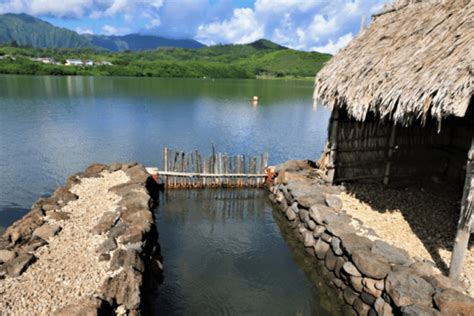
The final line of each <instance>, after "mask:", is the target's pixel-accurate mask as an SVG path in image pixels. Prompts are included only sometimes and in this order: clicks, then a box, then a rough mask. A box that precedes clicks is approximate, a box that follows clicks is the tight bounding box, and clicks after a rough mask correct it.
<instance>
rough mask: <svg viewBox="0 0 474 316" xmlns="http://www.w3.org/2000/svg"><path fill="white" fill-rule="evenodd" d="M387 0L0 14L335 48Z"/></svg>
mask: <svg viewBox="0 0 474 316" xmlns="http://www.w3.org/2000/svg"><path fill="white" fill-rule="evenodd" d="M389 1H390V0H0V13H6V12H15V13H28V14H31V15H34V16H37V17H40V18H43V19H45V20H47V21H49V22H51V23H53V24H54V25H58V26H62V27H66V28H69V29H72V30H75V31H78V32H79V33H94V34H107V35H110V34H118V35H121V34H127V33H143V34H155V35H161V36H165V37H170V38H193V39H196V40H198V41H200V42H202V43H205V44H208V45H211V44H218V43H223V44H226V43H248V42H252V41H255V40H257V39H260V38H267V39H270V40H272V41H274V42H277V43H279V44H282V45H285V46H288V47H291V48H294V49H300V50H307V51H321V52H327V53H332V54H333V53H335V52H336V51H337V50H339V49H341V48H342V47H344V46H345V45H347V43H348V42H349V41H350V40H351V39H352V38H353V37H354V36H355V35H356V34H357V32H358V31H359V29H360V23H361V19H362V16H364V15H365V16H367V17H368V18H370V16H371V14H373V13H374V12H378V11H380V10H381V9H382V7H383V5H384V4H385V3H387V2H389Z"/></svg>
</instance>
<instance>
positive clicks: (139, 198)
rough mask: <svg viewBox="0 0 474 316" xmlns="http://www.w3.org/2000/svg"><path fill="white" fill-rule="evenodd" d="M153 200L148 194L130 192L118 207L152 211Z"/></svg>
mask: <svg viewBox="0 0 474 316" xmlns="http://www.w3.org/2000/svg"><path fill="white" fill-rule="evenodd" d="M152 204H153V203H152V200H151V198H150V196H149V195H148V194H147V193H143V192H139V191H130V192H128V193H127V194H125V195H124V196H123V197H122V199H121V200H120V201H119V202H118V205H119V206H121V207H125V208H127V209H150V208H151V206H152Z"/></svg>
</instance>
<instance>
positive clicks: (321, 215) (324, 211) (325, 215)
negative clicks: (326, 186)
mask: <svg viewBox="0 0 474 316" xmlns="http://www.w3.org/2000/svg"><path fill="white" fill-rule="evenodd" d="M335 216H337V214H336V213H335V212H334V211H333V210H331V209H330V208H328V207H327V206H324V205H319V204H316V205H313V206H311V207H310V209H309V217H310V218H311V219H312V220H314V221H315V222H316V223H317V224H319V225H323V224H326V223H327V222H328V219H331V218H332V217H335Z"/></svg>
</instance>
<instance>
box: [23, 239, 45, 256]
mask: <svg viewBox="0 0 474 316" xmlns="http://www.w3.org/2000/svg"><path fill="white" fill-rule="evenodd" d="M47 244H48V242H46V240H44V239H41V238H39V237H33V238H32V239H30V240H28V241H27V242H26V243H25V244H23V245H21V247H20V251H21V252H27V253H32V252H34V251H36V249H38V248H39V247H42V246H44V245H47Z"/></svg>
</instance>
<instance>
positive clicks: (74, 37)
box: [0, 13, 205, 51]
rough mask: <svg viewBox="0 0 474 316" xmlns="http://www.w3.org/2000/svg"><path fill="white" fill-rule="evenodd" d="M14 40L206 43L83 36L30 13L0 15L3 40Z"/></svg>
mask: <svg viewBox="0 0 474 316" xmlns="http://www.w3.org/2000/svg"><path fill="white" fill-rule="evenodd" d="M13 42H15V43H17V44H18V45H20V46H28V47H34V48H97V49H106V50H110V51H124V50H146V49H155V48H159V47H181V48H200V47H203V46H205V45H203V44H202V43H199V42H198V41H195V40H192V39H169V38H164V37H160V36H154V35H141V34H127V35H122V36H118V35H110V36H108V35H90V34H83V35H81V34H78V33H77V32H74V31H72V30H68V29H65V28H61V27H57V26H54V25H52V24H51V23H48V22H45V21H43V20H41V19H38V18H35V17H33V16H30V15H27V14H23V13H22V14H13V13H6V14H0V43H1V44H10V43H13Z"/></svg>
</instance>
